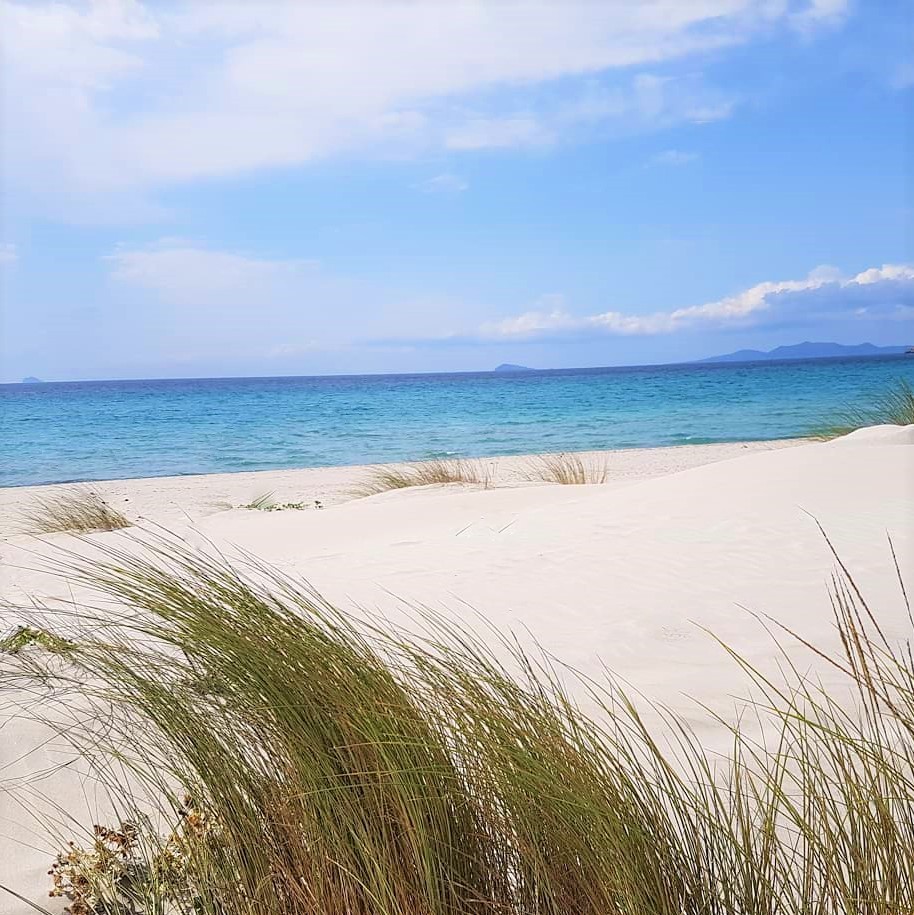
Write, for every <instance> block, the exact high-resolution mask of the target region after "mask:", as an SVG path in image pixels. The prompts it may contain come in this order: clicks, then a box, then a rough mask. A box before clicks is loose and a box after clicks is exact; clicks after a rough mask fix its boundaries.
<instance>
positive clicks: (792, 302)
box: [477, 264, 914, 341]
mask: <svg viewBox="0 0 914 915" xmlns="http://www.w3.org/2000/svg"><path fill="white" fill-rule="evenodd" d="M544 305H545V306H547V307H543V306H544ZM912 305H914V266H910V265H906V264H885V265H883V266H882V267H871V268H870V269H868V270H864V271H862V272H861V273H858V274H856V275H855V276H852V277H848V278H843V277H841V276H839V275H838V274H837V272H836V268H834V267H829V266H825V265H823V266H821V267H817V268H815V269H814V270H812V271H811V272H810V273H809V275H808V276H807V277H806V278H805V279H802V280H784V281H780V282H764V283H758V284H756V285H755V286H752V287H750V288H749V289H746V290H743V291H742V292H739V293H737V294H735V295H732V296H728V297H726V298H723V299H718V300H716V301H712V302H705V303H703V304H701V305H690V306H688V307H684V308H677V309H674V310H672V311H658V312H653V313H650V314H645V315H641V314H631V313H625V312H622V311H617V310H611V311H604V312H601V313H599V314H593V315H584V316H578V315H573V314H570V313H569V312H568V311H567V309H566V307H565V303H564V299H563V298H562V297H561V296H551V297H548V300H547V301H544V302H541V303H540V307H538V308H536V309H534V310H532V311H528V312H525V313H523V314H520V315H516V316H514V317H510V318H505V319H504V320H501V321H497V322H490V323H486V324H483V325H482V326H481V327H480V328H479V331H478V334H477V336H478V338H480V339H482V340H487V341H491V340H509V339H519V340H540V339H543V340H545V339H552V338H561V337H569V336H570V337H576V338H577V337H587V336H594V335H598V334H613V335H650V334H664V333H672V332H674V331H677V330H682V329H684V328H688V327H692V326H695V325H711V326H717V327H720V326H725V325H728V324H736V323H740V322H743V323H745V322H750V321H757V320H761V319H764V318H765V317H766V316H767V315H769V314H770V315H772V316H774V315H777V316H778V317H783V316H784V314H785V313H787V312H793V313H797V312H806V313H807V315H808V314H809V313H810V312H812V311H813V310H815V311H816V313H820V314H825V313H843V314H854V315H857V316H864V315H867V316H872V313H873V310H874V309H877V310H881V311H882V312H883V313H884V314H885V315H886V316H887V317H888V316H895V315H897V314H898V313H899V311H901V312H902V313H906V310H907V309H909V308H910V307H911V306H912Z"/></svg>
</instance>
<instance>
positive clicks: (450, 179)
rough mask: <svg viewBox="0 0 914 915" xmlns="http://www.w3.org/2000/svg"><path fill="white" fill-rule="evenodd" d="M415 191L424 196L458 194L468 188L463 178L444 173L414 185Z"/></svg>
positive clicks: (467, 183)
mask: <svg viewBox="0 0 914 915" xmlns="http://www.w3.org/2000/svg"><path fill="white" fill-rule="evenodd" d="M414 186H415V188H416V190H419V191H422V193H424V194H460V193H462V192H463V191H465V190H467V189H468V188H469V186H470V184H469V182H468V181H467V180H466V179H465V178H461V177H460V176H459V175H452V174H451V173H450V172H445V173H444V174H441V175H435V176H434V177H433V178H426V179H425V180H424V181H419V182H418V183H417V184H415V185H414Z"/></svg>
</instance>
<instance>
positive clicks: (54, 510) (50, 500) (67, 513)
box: [20, 486, 130, 534]
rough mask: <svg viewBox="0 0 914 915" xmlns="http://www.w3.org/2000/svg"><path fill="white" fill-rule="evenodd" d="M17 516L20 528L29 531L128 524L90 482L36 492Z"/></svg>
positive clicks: (79, 531)
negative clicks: (37, 493) (88, 484)
mask: <svg viewBox="0 0 914 915" xmlns="http://www.w3.org/2000/svg"><path fill="white" fill-rule="evenodd" d="M20 519H21V526H22V528H23V530H24V531H26V532H28V533H31V534H53V533H63V532H67V533H75V534H90V533H93V532H95V531H117V530H122V529H123V528H126V527H130V521H128V520H127V518H126V517H125V516H124V515H123V514H122V513H121V512H119V511H118V510H117V509H116V508H114V507H113V506H112V505H111V504H110V503H109V502H107V501H106V500H105V498H104V497H103V496H102V495H101V494H100V493H99V492H98V491H97V490H95V489H93V488H91V487H89V486H67V487H63V488H61V489H56V490H53V491H52V492H51V493H49V494H47V495H41V496H38V497H37V498H36V499H35V500H34V501H33V502H32V504H31V505H30V506H28V507H27V508H25V509H24V510H23V512H22V514H21V516H20Z"/></svg>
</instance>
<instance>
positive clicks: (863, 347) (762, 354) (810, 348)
mask: <svg viewBox="0 0 914 915" xmlns="http://www.w3.org/2000/svg"><path fill="white" fill-rule="evenodd" d="M906 350H907V347H906V346H874V345H873V344H872V343H857V344H854V345H852V346H847V345H845V344H843V343H809V342H806V343H794V344H793V345H792V346H776V347H775V348H774V349H771V350H767V351H764V350H760V349H741V350H737V351H736V352H735V353H726V354H725V355H723V356H710V357H709V358H708V359H699V360H698V361H699V362H765V361H768V360H771V359H823V358H826V357H828V356H890V355H892V354H896V353H903V352H905V351H906Z"/></svg>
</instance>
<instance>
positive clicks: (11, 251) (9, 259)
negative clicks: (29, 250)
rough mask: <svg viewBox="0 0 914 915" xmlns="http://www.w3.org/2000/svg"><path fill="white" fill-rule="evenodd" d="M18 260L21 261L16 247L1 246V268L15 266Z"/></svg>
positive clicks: (10, 245) (9, 245)
mask: <svg viewBox="0 0 914 915" xmlns="http://www.w3.org/2000/svg"><path fill="white" fill-rule="evenodd" d="M17 260H19V252H18V251H17V250H16V246H15V245H12V244H0V267H3V266H5V265H7V264H14V263H15V262H16V261H17Z"/></svg>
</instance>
